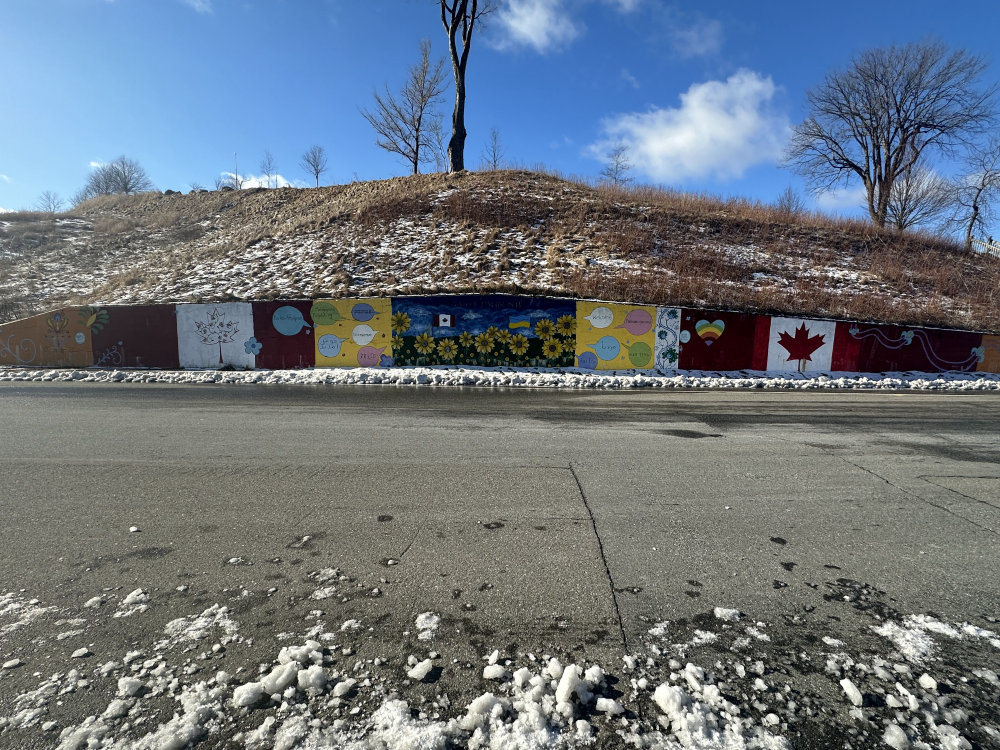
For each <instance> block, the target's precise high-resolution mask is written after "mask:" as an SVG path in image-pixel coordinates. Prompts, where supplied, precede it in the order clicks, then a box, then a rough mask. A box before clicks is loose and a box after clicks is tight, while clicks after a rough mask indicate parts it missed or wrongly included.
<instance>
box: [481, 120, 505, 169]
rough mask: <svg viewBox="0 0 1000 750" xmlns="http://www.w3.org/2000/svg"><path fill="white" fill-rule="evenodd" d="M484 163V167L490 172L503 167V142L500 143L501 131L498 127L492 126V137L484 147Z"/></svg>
mask: <svg viewBox="0 0 1000 750" xmlns="http://www.w3.org/2000/svg"><path fill="white" fill-rule="evenodd" d="M482 164H483V166H482V168H483V169H485V170H487V171H490V172H496V171H497V170H498V169H503V144H501V143H500V131H499V130H497V129H496V128H490V139H489V140H488V141H487V142H486V147H485V148H484V149H483V161H482Z"/></svg>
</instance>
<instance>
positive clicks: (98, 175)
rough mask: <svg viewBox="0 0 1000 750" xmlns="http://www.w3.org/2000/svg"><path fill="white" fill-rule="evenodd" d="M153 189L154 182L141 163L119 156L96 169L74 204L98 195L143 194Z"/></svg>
mask: <svg viewBox="0 0 1000 750" xmlns="http://www.w3.org/2000/svg"><path fill="white" fill-rule="evenodd" d="M152 189H153V181H152V180H150V179H149V175H147V174H146V170H144V169H143V168H142V166H140V164H139V162H137V161H135V160H134V159H129V158H128V157H126V156H119V157H118V158H117V159H115V160H114V161H111V162H108V163H107V164H101V165H99V166H97V167H95V168H94V170H93V171H92V172H91V173H90V175H89V176H88V177H87V183H86V184H85V185H84V186H83V189H82V190H81V191H80V192H79V193H77V195H76V198H75V199H74V202H75V203H80V202H81V201H85V200H87V199H89V198H94V197H96V196H98V195H115V194H118V193H122V194H131V193H143V192H146V191H149V190H152Z"/></svg>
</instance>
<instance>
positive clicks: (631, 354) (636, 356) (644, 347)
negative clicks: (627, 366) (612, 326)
mask: <svg viewBox="0 0 1000 750" xmlns="http://www.w3.org/2000/svg"><path fill="white" fill-rule="evenodd" d="M652 358H653V350H652V349H651V348H650V347H649V344H647V343H646V342H645V341H636V342H635V343H634V344H632V346H630V347H628V361H629V362H631V363H632V366H633V367H645V366H646V365H648V364H649V360H651V359H652Z"/></svg>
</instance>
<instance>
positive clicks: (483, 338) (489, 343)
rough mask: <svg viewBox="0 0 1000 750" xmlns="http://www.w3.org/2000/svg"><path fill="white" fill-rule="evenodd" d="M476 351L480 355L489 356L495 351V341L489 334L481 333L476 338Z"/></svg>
mask: <svg viewBox="0 0 1000 750" xmlns="http://www.w3.org/2000/svg"><path fill="white" fill-rule="evenodd" d="M476 351H477V352H479V353H480V354H489V353H490V352H492V351H493V339H491V338H490V335H489V334H488V333H481V334H479V335H478V336H476Z"/></svg>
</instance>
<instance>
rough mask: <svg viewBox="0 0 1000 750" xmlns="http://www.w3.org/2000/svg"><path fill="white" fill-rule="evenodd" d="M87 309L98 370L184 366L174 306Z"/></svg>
mask: <svg viewBox="0 0 1000 750" xmlns="http://www.w3.org/2000/svg"><path fill="white" fill-rule="evenodd" d="M84 309H86V310H87V311H88V313H89V315H88V325H89V326H90V330H91V332H92V341H93V347H94V365H95V366H96V367H156V368H161V369H164V370H176V369H177V368H179V367H180V362H179V361H178V359H177V318H176V314H175V307H174V305H127V306H126V305H123V306H113V307H96V306H95V307H89V308H84Z"/></svg>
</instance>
